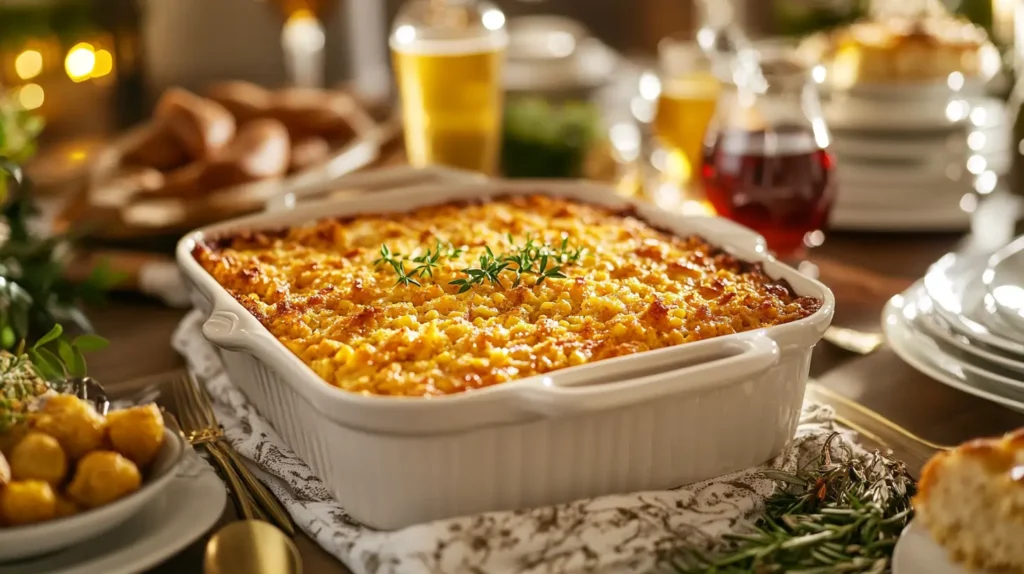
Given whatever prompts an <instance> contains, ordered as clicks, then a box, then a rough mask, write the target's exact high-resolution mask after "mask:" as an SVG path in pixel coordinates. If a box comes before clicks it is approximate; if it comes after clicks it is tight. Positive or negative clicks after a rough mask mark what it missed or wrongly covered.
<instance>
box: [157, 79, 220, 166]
mask: <svg viewBox="0 0 1024 574" xmlns="http://www.w3.org/2000/svg"><path fill="white" fill-rule="evenodd" d="M155 117H156V119H157V120H158V121H160V122H164V123H165V124H166V125H167V127H168V129H170V131H171V133H173V134H174V135H175V137H177V139H178V141H179V142H180V143H181V145H182V146H184V148H185V150H186V151H187V152H188V154H189V156H190V157H191V158H192V159H203V158H206V157H209V156H210V155H212V154H214V153H216V152H218V151H219V150H220V149H221V148H223V147H224V146H226V145H227V144H228V142H230V141H231V138H233V137H234V136H235V117H234V116H232V115H231V113H230V112H229V111H227V110H226V109H224V106H222V105H220V104H218V103H217V102H215V101H213V100H209V99H206V98H201V97H199V96H197V95H195V94H193V93H192V92H189V91H188V90H183V89H181V88H171V89H169V90H167V91H165V92H164V94H163V96H161V97H160V101H159V102H157V105H156V112H155Z"/></svg>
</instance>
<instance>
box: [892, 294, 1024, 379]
mask: <svg viewBox="0 0 1024 574" xmlns="http://www.w3.org/2000/svg"><path fill="white" fill-rule="evenodd" d="M906 293H908V294H909V296H910V297H911V298H912V299H913V300H916V301H917V303H918V308H919V314H918V321H917V323H918V325H919V326H920V329H921V331H923V332H924V334H926V335H928V336H929V337H931V338H932V339H934V340H936V341H941V342H943V343H945V344H948V345H951V346H953V347H955V348H956V349H958V350H960V351H962V352H964V353H967V354H969V355H972V356H974V357H975V358H977V359H980V360H982V361H988V362H990V363H993V364H995V365H999V366H1000V367H1003V368H1005V369H1009V370H1011V371H1016V372H1018V373H1024V361H1018V360H1015V359H1013V358H1010V357H1007V356H1004V355H1000V354H999V353H998V352H996V350H990V349H989V348H986V347H983V345H984V343H981V342H978V341H972V340H970V339H969V338H968V337H966V336H964V335H961V334H960V333H958V332H957V331H955V330H953V327H951V326H950V325H949V323H948V322H947V321H946V320H945V319H943V318H942V317H941V316H939V315H938V314H936V313H935V312H934V308H933V307H932V300H931V298H929V297H928V294H927V293H925V292H924V289H922V288H921V287H920V285H916V286H914V287H911V288H910V289H909V290H908V291H907V292H906ZM923 305H928V308H927V309H925V308H923Z"/></svg>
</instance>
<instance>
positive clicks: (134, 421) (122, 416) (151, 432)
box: [107, 403, 164, 467]
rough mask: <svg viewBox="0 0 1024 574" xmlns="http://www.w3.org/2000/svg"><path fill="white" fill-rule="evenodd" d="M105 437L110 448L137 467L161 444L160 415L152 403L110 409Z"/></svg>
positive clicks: (155, 452) (146, 462)
mask: <svg viewBox="0 0 1024 574" xmlns="http://www.w3.org/2000/svg"><path fill="white" fill-rule="evenodd" d="M107 437H108V438H109V439H110V444H111V445H112V446H113V447H114V450H115V451H117V452H119V453H121V454H122V455H124V456H125V457H127V458H128V459H129V460H131V461H132V462H134V463H135V464H136V465H138V466H140V467H144V466H147V465H149V463H151V462H153V459H155V458H156V455H157V454H158V453H159V452H160V447H162V446H163V444H164V417H163V415H161V414H160V409H159V408H158V407H157V406H156V405H154V404H152V403H151V404H148V405H144V406H139V407H132V408H130V409H124V410H120V411H112V412H111V413H110V414H108V415H107Z"/></svg>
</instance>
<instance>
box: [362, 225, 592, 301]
mask: <svg viewBox="0 0 1024 574" xmlns="http://www.w3.org/2000/svg"><path fill="white" fill-rule="evenodd" d="M508 243H509V250H508V252H507V253H502V254H501V255H495V254H494V250H492V249H491V247H490V246H488V245H485V246H484V253H482V254H480V256H479V258H478V259H477V264H476V265H475V266H470V267H465V268H463V269H460V270H459V272H460V273H463V274H465V275H466V276H465V277H460V278H458V279H454V280H452V281H449V282H448V284H449V285H458V286H459V293H465V292H466V291H469V290H470V289H472V288H473V286H474V285H482V284H484V283H490V284H492V285H497V286H498V287H499V288H501V289H504V288H505V283H503V282H502V280H501V275H502V273H512V274H513V275H512V277H511V278H510V281H511V285H512V287H518V286H519V285H520V284H522V281H523V277H524V276H525V275H535V276H536V277H537V279H536V281H535V283H534V285H540V284H541V283H543V282H544V280H545V279H565V277H566V275H565V274H564V273H562V266H563V265H566V264H569V263H577V262H578V261H579V259H580V257H582V256H583V254H584V253H586V249H582V248H575V249H574V248H571V247H569V238H568V237H563V238H562V242H561V244H560V245H559V246H558V247H557V248H554V247H550V246H548V245H545V244H543V243H540V242H538V241H536V240H535V239H533V238H532V237H530V235H527V236H526V242H525V243H524V244H523V245H516V242H515V238H514V237H513V236H512V234H511V233H510V234H509V235H508ZM463 252H464V250H463V249H462V248H457V247H455V246H454V245H452V244H451V243H448V244H442V243H441V241H440V240H438V241H437V242H436V243H435V245H434V248H433V249H430V248H427V250H426V251H425V252H424V253H423V254H422V255H417V256H415V257H412V258H409V257H403V256H402V255H400V254H398V253H393V252H392V251H391V249H390V248H389V247H388V246H387V245H386V244H381V246H380V257H378V258H377V259H375V260H374V261H373V264H374V265H375V266H376V265H381V264H387V265H390V266H391V268H392V269H394V270H395V274H396V275H398V281H397V282H396V283H395V284H396V285H399V284H402V285H416V286H419V285H420V283H419V282H418V281H417V280H416V278H417V277H418V278H421V279H422V278H424V277H431V278H433V277H434V271H435V270H436V269H437V268H438V267H439V265H440V261H441V259H442V258H444V259H449V260H455V259H458V258H459V256H461V255H462V253H463ZM406 261H411V262H413V263H417V264H418V265H417V266H416V267H413V268H412V269H411V270H410V271H406V269H405V262H406Z"/></svg>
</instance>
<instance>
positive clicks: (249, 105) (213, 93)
mask: <svg viewBox="0 0 1024 574" xmlns="http://www.w3.org/2000/svg"><path fill="white" fill-rule="evenodd" d="M207 97H208V98H210V99H211V100H213V101H215V102H217V103H219V104H220V105H222V106H224V108H226V109H227V110H228V111H229V112H231V115H233V116H235V121H236V122H237V123H238V124H244V123H246V122H249V121H252V120H254V119H256V118H262V117H266V116H267V115H268V114H269V113H270V107H271V99H272V97H273V96H272V94H271V92H270V91H269V90H267V89H265V88H263V87H261V86H257V85H256V84H253V83H250V82H241V81H229V82H220V83H217V84H214V85H212V86H210V89H209V91H208V92H207Z"/></svg>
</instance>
